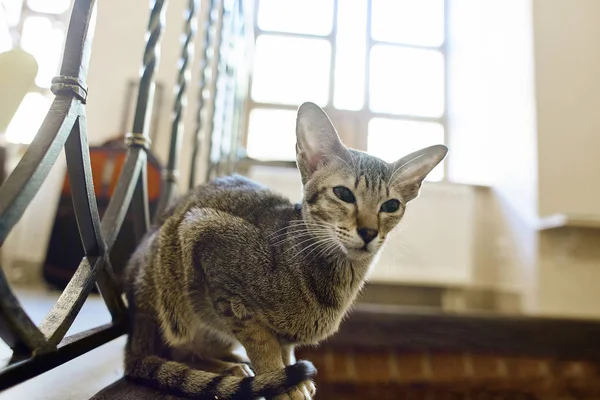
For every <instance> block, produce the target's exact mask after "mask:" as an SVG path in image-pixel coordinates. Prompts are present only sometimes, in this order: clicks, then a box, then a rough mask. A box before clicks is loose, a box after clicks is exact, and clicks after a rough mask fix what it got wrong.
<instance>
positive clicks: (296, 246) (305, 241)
mask: <svg viewBox="0 0 600 400" xmlns="http://www.w3.org/2000/svg"><path fill="white" fill-rule="evenodd" d="M329 239H330V238H329V237H325V238H317V240H316V242H314V243H311V244H309V245H307V247H305V248H303V249H302V250H300V251H299V252H298V253H301V252H303V251H304V250H306V248H308V247H312V246H313V245H315V244H318V243H320V242H322V241H323V240H329ZM313 240H315V238H312V237H311V238H309V239H305V240H303V241H301V242H300V243H296V244H295V245H293V246H292V247H290V248H289V249H286V250H285V251H284V252H283V253H282V255H284V254H286V253H288V252H289V251H290V250H293V249H295V248H298V246H301V245H302V244H304V243H307V242H311V241H313Z"/></svg>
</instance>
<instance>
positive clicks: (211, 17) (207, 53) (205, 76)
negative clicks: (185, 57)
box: [188, 0, 217, 189]
mask: <svg viewBox="0 0 600 400" xmlns="http://www.w3.org/2000/svg"><path fill="white" fill-rule="evenodd" d="M208 2H209V3H208V10H209V11H208V13H206V24H205V28H204V38H203V40H202V58H201V59H200V65H199V68H198V70H199V71H201V73H202V75H201V77H200V82H199V86H198V105H197V107H196V126H195V128H194V134H193V135H192V140H193V142H192V160H191V163H190V179H189V182H188V189H192V188H194V187H195V186H196V173H197V169H198V157H199V153H200V150H201V149H200V142H201V140H202V139H201V136H202V128H203V126H202V122H203V120H202V112H203V110H204V107H205V104H206V103H207V102H208V100H209V93H208V91H207V90H206V83H207V82H208V81H210V80H211V76H212V75H211V73H212V71H211V68H210V65H211V63H212V58H213V55H214V52H212V51H211V47H210V45H211V42H212V40H213V36H214V35H215V34H216V30H215V25H216V18H217V11H216V8H215V7H216V3H215V0H208Z"/></svg>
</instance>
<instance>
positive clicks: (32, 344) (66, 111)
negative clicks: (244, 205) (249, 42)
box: [0, 0, 246, 391]
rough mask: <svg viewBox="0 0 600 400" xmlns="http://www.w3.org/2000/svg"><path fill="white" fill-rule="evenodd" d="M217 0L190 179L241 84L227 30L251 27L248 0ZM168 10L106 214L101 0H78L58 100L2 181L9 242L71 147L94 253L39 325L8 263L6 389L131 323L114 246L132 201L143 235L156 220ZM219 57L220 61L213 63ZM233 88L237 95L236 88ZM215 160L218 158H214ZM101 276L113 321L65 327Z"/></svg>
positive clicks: (192, 17) (150, 46)
mask: <svg viewBox="0 0 600 400" xmlns="http://www.w3.org/2000/svg"><path fill="white" fill-rule="evenodd" d="M209 7H211V10H210V12H209V13H207V18H206V20H204V21H202V22H203V26H204V32H205V33H204V37H203V40H202V43H203V51H202V53H199V56H200V57H201V60H200V62H199V64H200V71H199V72H200V74H201V76H202V79H201V82H200V86H199V98H200V99H201V101H200V102H199V105H198V110H197V112H196V127H195V131H194V134H193V137H194V142H193V155H192V156H193V158H192V160H191V167H192V170H191V178H190V185H193V184H195V183H196V176H197V174H196V172H195V171H196V169H197V168H198V161H197V158H198V157H199V155H200V154H201V150H202V145H203V143H204V142H206V143H207V146H208V148H211V147H210V146H211V144H210V143H211V138H212V136H213V135H214V134H215V133H214V128H216V126H215V124H214V121H215V118H216V117H215V116H214V114H215V108H218V107H216V106H215V102H216V99H217V97H219V94H217V88H220V87H222V86H223V83H222V81H223V80H226V81H227V84H226V85H225V87H226V88H230V87H235V82H232V77H231V74H228V73H226V72H227V71H226V70H227V66H228V65H231V64H232V63H233V61H232V60H230V59H228V58H227V56H226V55H225V56H221V55H220V52H219V50H220V49H221V50H223V49H222V40H221V38H222V37H227V38H228V39H227V40H228V42H227V43H228V45H230V46H232V45H235V43H236V42H239V43H246V41H244V40H240V39H242V38H241V36H240V35H242V34H243V29H240V28H239V24H241V21H242V17H241V15H240V13H242V12H243V8H242V0H211V1H209ZM199 8H200V0H189V1H188V7H187V10H186V13H185V15H184V40H183V44H182V50H181V59H180V65H179V71H178V75H177V83H176V95H175V100H174V106H173V120H172V130H171V143H170V151H169V159H168V163H167V166H166V168H165V171H164V174H163V181H164V182H163V183H164V185H163V187H164V188H165V190H164V192H163V193H162V197H161V202H160V206H159V212H160V210H161V209H162V208H164V207H166V205H168V203H169V202H170V201H172V200H173V199H174V198H175V197H176V192H177V187H176V183H177V182H176V181H177V180H176V178H177V168H178V165H179V162H180V160H179V153H180V143H181V137H182V135H183V127H182V123H181V121H182V118H183V115H184V112H185V96H186V90H187V87H188V83H189V79H188V75H189V69H190V66H191V64H192V52H191V48H192V46H193V43H194V40H195V37H196V31H197V29H196V19H197V15H198V14H199ZM224 9H226V10H229V11H228V12H230V13H231V15H230V16H229V19H231V20H235V21H237V24H238V25H235V24H234V23H227V24H224V23H223V14H224V13H223V10H224ZM165 13H166V0H152V1H151V13H150V20H149V24H148V28H147V40H146V47H145V51H144V56H143V62H142V73H141V78H140V83H139V87H138V95H137V102H136V108H135V115H134V122H133V127H132V131H131V133H129V134H128V135H127V136H126V143H127V145H128V151H127V155H126V159H125V163H124V166H123V169H122V171H121V175H120V176H119V180H118V183H117V187H116V189H115V192H114V195H113V197H112V198H111V200H110V203H109V205H108V208H107V210H106V213H105V215H104V217H103V218H102V220H100V217H99V214H98V208H97V203H96V197H95V193H94V187H93V180H92V168H91V164H90V155H89V146H88V142H87V123H86V115H85V103H86V98H87V86H86V78H87V71H88V65H89V58H90V53H91V44H92V36H93V29H92V28H91V27H92V26H93V23H92V21H93V19H94V18H95V14H96V1H95V0H75V4H74V7H73V11H72V14H71V19H70V23H69V30H68V34H67V40H66V44H65V51H64V56H63V62H62V66H61V70H60V75H59V76H57V77H56V78H54V79H53V80H52V92H53V94H54V95H55V99H54V102H53V104H52V107H51V108H50V111H49V112H48V115H47V116H46V118H45V120H44V122H43V124H42V126H41V128H40V129H39V131H38V133H37V135H36V137H35V139H34V140H33V142H32V143H31V145H30V146H29V148H28V150H27V152H26V153H25V155H24V156H23V158H22V159H21V161H20V163H19V164H18V165H17V167H16V168H15V169H14V171H13V172H12V173H11V174H10V176H9V177H8V178H7V179H6V181H5V182H4V184H3V185H2V186H1V187H0V246H1V245H2V244H3V243H4V241H5V239H6V237H7V235H8V234H9V233H10V231H11V229H12V228H13V227H14V226H15V224H16V223H17V222H18V221H19V219H20V218H21V217H22V215H23V213H24V212H25V210H26V208H27V207H28V205H29V204H30V202H31V200H32V199H33V197H34V196H35V194H36V193H37V191H38V190H39V189H40V187H41V185H42V184H43V182H44V180H45V179H46V177H47V176H48V174H49V172H50V169H51V168H52V166H53V165H54V163H55V162H56V159H57V158H58V155H59V154H60V152H61V150H62V149H63V148H64V149H65V154H66V159H67V171H68V175H69V180H70V182H71V190H72V201H73V206H74V210H75V214H76V218H77V224H78V228H79V234H80V238H81V242H82V244H83V248H84V250H85V256H84V258H83V260H82V261H81V264H80V265H79V267H78V268H77V270H76V272H75V274H74V276H73V277H72V279H71V281H70V283H69V284H68V285H67V287H66V288H65V290H64V291H63V292H62V294H61V296H60V297H59V299H58V300H57V302H56V303H55V304H54V306H53V307H52V309H51V310H50V312H49V313H48V314H47V316H46V317H45V319H44V320H43V321H42V323H41V324H40V325H39V326H36V325H35V324H34V323H33V322H32V320H31V319H30V318H29V316H28V315H27V313H26V312H25V311H24V310H23V308H22V307H21V305H20V304H19V301H18V299H17V298H16V296H15V295H14V293H13V291H12V289H11V287H10V285H9V283H8V281H7V279H6V277H5V275H4V273H3V271H2V269H1V268H0V338H2V340H3V341H4V342H6V343H7V344H8V345H9V346H10V347H11V349H12V350H13V356H12V358H11V360H10V361H9V363H8V364H7V365H6V366H5V367H4V368H2V369H0V391H1V390H4V389H6V388H8V387H11V386H13V385H15V384H18V383H20V382H23V381H25V380H27V379H29V378H31V377H34V376H36V375H39V374H41V373H43V372H45V371H47V370H49V369H51V368H54V367H56V366H58V365H61V364H63V363H65V362H67V361H69V360H71V359H73V358H75V357H77V356H79V355H81V354H84V353H86V352H88V351H90V350H92V349H94V348H96V347H98V346H100V345H102V344H104V343H106V342H108V341H110V340H112V339H114V338H116V337H118V336H120V335H122V334H124V333H126V331H127V318H126V306H125V304H124V303H123V301H122V297H121V290H120V288H119V285H118V284H117V279H116V277H115V274H114V272H113V270H112V267H111V263H110V258H109V254H110V250H111V249H112V248H113V246H114V244H115V242H116V240H117V236H118V234H119V231H120V229H121V225H122V224H123V220H124V219H125V215H126V214H127V212H128V210H131V211H132V213H133V220H134V226H135V233H136V237H137V240H139V239H140V238H141V237H142V235H143V234H144V233H145V232H146V231H147V230H148V228H149V225H150V215H149V207H148V190H147V176H146V174H147V171H146V161H147V153H146V151H147V150H148V149H149V148H150V138H149V132H150V123H151V118H150V116H151V111H152V110H151V108H152V104H153V96H154V74H155V71H156V68H157V66H158V62H159V51H158V50H159V47H160V40H161V36H162V32H163V30H164V19H165ZM237 45H239V44H237ZM215 60H216V61H217V66H215V65H214V63H213V61H215ZM237 62H240V60H237ZM219 65H221V69H219V67H218V66H219ZM223 65H225V67H222V66H223ZM207 88H208V90H207ZM227 90H230V89H227ZM227 93H229V92H227ZM228 96H229V97H231V95H230V94H228ZM225 97H227V96H225ZM243 97H244V98H245V96H243ZM227 104H229V103H227ZM207 107H209V109H208V110H207V109H206V108H207ZM229 107H231V105H229ZM231 115H232V114H231V112H230V111H229V113H225V112H222V114H219V117H218V118H219V125H218V127H219V129H220V130H222V131H224V132H227V134H228V135H231V136H234V135H235V136H236V137H237V136H238V135H239V132H237V131H236V130H237V129H239V127H240V125H239V124H237V123H236V122H234V121H233V120H232V117H231ZM204 119H206V120H207V122H205V121H204ZM220 157H222V158H224V159H227V160H228V161H227V162H229V163H234V162H235V160H236V157H235V155H233V156H232V155H231V154H229V153H227V152H223V151H221V154H220ZM219 162H220V159H219V158H217V159H211V160H210V162H209V164H212V165H216V164H218V163H219ZM206 169H207V170H212V169H213V168H211V167H210V166H207V168H206ZM229 169H232V168H229ZM94 285H97V286H98V289H99V291H100V293H101V295H102V298H103V299H104V301H105V303H106V305H107V307H108V309H109V311H110V313H111V316H112V322H111V323H109V324H107V325H104V326H100V327H97V328H94V329H92V330H89V331H86V332H82V333H79V334H76V335H72V336H69V337H65V335H66V333H67V331H68V329H69V327H70V326H71V324H72V323H73V321H74V319H75V317H76V316H77V314H78V313H79V311H80V310H81V307H82V305H83V303H84V302H85V300H86V298H87V296H88V295H89V293H90V291H91V290H92V288H93V286H94Z"/></svg>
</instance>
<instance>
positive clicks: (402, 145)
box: [367, 118, 444, 181]
mask: <svg viewBox="0 0 600 400" xmlns="http://www.w3.org/2000/svg"><path fill="white" fill-rule="evenodd" d="M443 143H444V127H443V126H442V125H441V124H438V123H435V122H418V121H403V120H396V119H387V118H373V119H371V121H369V137H368V139H367V151H368V152H369V153H370V154H372V155H374V156H376V157H379V158H381V159H382V160H384V161H387V162H394V161H396V160H398V159H400V158H402V157H404V156H405V155H407V154H410V153H412V152H413V151H417V150H419V149H422V148H424V147H428V146H433V145H434V144H443ZM443 176H444V166H443V163H441V164H439V165H438V166H437V167H435V168H434V169H433V171H431V173H430V174H429V175H428V177H427V180H429V181H439V180H441V179H442V178H443Z"/></svg>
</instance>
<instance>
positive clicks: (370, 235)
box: [356, 228, 379, 244]
mask: <svg viewBox="0 0 600 400" xmlns="http://www.w3.org/2000/svg"><path fill="white" fill-rule="evenodd" d="M356 231H357V232H358V236H360V237H361V238H362V240H364V241H365V244H369V242H370V241H371V240H373V239H375V237H376V236H377V234H378V233H379V232H377V229H371V228H358V229H357V230H356Z"/></svg>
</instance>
